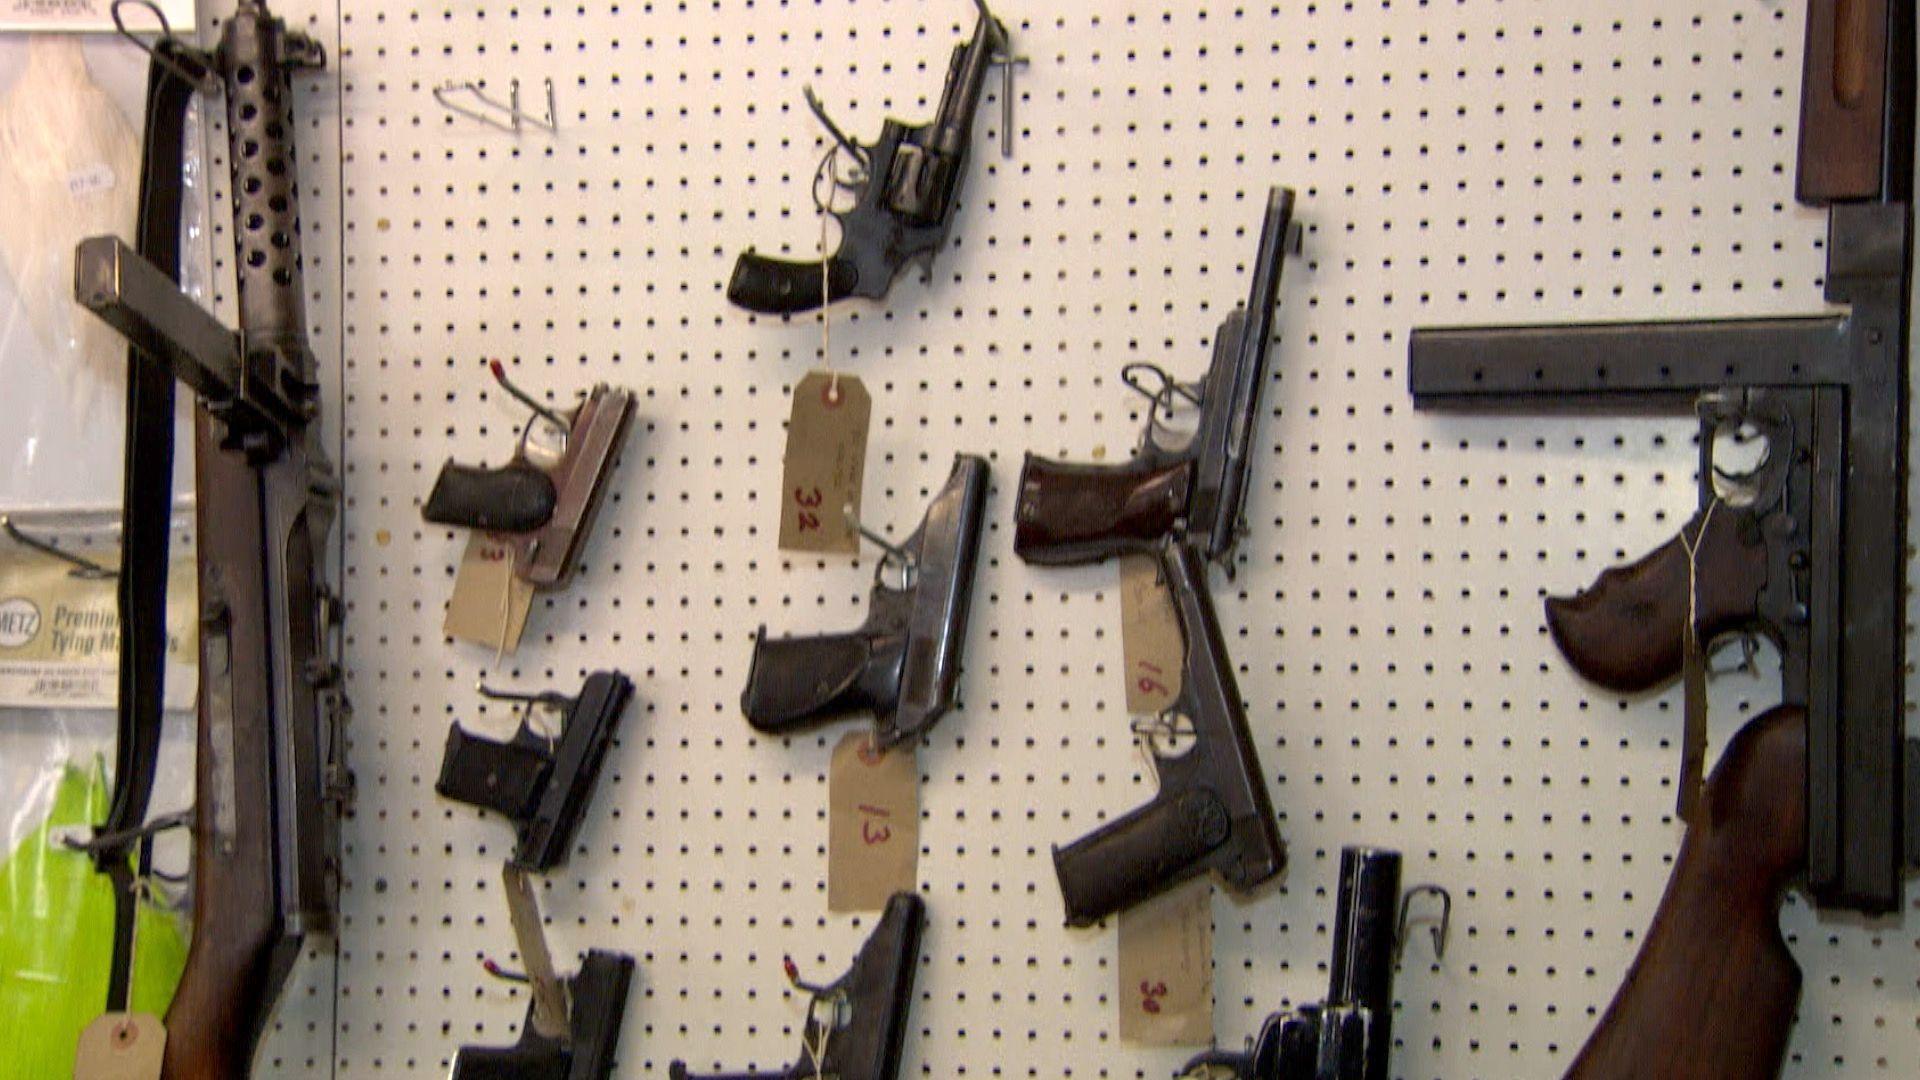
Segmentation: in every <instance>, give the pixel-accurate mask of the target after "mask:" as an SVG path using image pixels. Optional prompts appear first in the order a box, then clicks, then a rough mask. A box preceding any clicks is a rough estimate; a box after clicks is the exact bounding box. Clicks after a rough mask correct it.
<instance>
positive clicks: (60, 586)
mask: <svg viewBox="0 0 1920 1080" xmlns="http://www.w3.org/2000/svg"><path fill="white" fill-rule="evenodd" d="M198 585H199V583H198V580H197V578H196V577H195V574H194V562H193V552H192V551H191V550H190V549H189V550H187V551H176V552H175V553H174V557H173V559H172V561H171V562H170V563H169V564H168V566H167V667H166V702H165V705H166V707H167V708H169V709H176V710H178V709H190V708H192V707H193V700H194V692H195V687H196V685H197V683H198V680H199V674H200V660H199V656H198V651H199V648H200V644H199V641H200V639H199V630H200V622H199V600H198ZM118 589H119V582H118V581H117V580H116V579H114V578H112V577H88V576H81V575H76V574H74V573H73V567H72V566H69V565H68V564H67V563H64V562H62V561H60V560H59V559H56V558H54V557H52V556H50V555H45V554H42V553H41V552H38V551H30V550H27V549H25V548H19V547H15V546H13V545H11V544H7V543H4V542H0V706H7V707H13V708H76V709H111V708H113V706H114V703H115V702H116V701H118V700H119V695H120V605H119V596H118Z"/></svg>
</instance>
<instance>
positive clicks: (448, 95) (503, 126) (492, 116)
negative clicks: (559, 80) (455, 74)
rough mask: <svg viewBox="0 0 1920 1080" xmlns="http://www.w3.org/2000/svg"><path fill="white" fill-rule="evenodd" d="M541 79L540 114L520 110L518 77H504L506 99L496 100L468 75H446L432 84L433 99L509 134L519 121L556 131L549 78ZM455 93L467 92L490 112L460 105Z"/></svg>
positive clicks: (556, 113)
mask: <svg viewBox="0 0 1920 1080" xmlns="http://www.w3.org/2000/svg"><path fill="white" fill-rule="evenodd" d="M545 82H546V88H547V115H546V116H545V117H544V118H543V117H538V116H535V115H533V114H532V113H529V112H522V111H521V110H520V80H519V79H509V80H508V81H507V100H505V101H496V100H494V99H493V98H490V97H488V96H487V92H486V91H485V90H482V89H481V88H480V84H479V83H477V82H474V81H473V80H471V79H469V80H465V81H460V80H455V79H448V80H447V81H445V82H443V83H441V84H440V85H438V86H436V87H434V88H433V100H435V101H437V102H439V103H440V107H441V108H443V109H445V110H447V111H448V112H453V113H459V114H460V115H461V116H464V117H466V118H467V119H469V120H478V121H479V122H480V123H482V124H485V125H487V126H488V127H492V128H498V129H500V130H501V131H504V132H507V133H508V134H510V135H518V134H520V128H521V126H522V125H523V124H531V125H533V126H534V127H537V128H541V129H543V130H545V131H553V132H557V131H559V130H560V122H559V120H558V119H556V117H557V115H558V110H557V109H556V108H555V106H554V97H553V80H552V79H551V78H549V79H547V80H545ZM456 94H468V95H471V96H472V97H473V99H474V100H475V101H478V102H479V103H480V104H481V105H483V106H485V107H486V108H488V109H491V110H492V112H491V113H488V112H482V111H480V110H479V109H474V108H469V107H468V106H465V105H461V104H459V103H458V102H456V101H454V100H453V97H454V95H456ZM500 113H504V114H506V117H507V119H506V120H501V119H500V118H499V116H498V115H496V114H500Z"/></svg>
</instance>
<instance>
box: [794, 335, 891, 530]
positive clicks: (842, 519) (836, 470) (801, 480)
mask: <svg viewBox="0 0 1920 1080" xmlns="http://www.w3.org/2000/svg"><path fill="white" fill-rule="evenodd" d="M872 413H873V402H872V399H870V398H869V397H868V396H867V388H866V387H865V386H862V385H861V383H860V380H859V379H856V378H854V377H853V376H851V375H836V374H834V373H833V372H828V371H810V372H808V373H807V375H806V377H805V378H803V379H801V380H800V385H798V386H796V387H794V388H793V417H792V419H791V420H790V421H789V422H788V424H787V457H786V468H785V470H784V472H783V473H782V475H781V484H782V489H781V493H780V550H782V551H823V552H832V553H834V554H838V555H858V554H859V553H860V533H859V523H860V485H861V482H862V481H863V480H864V479H865V476H866V471H867V422H868V420H869V418H870V417H871V416H872Z"/></svg>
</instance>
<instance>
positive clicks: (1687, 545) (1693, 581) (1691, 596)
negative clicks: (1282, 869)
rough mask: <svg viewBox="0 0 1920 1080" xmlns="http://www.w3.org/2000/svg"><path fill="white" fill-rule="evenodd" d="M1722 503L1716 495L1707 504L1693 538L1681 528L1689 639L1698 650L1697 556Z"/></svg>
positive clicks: (1698, 577) (1698, 600)
mask: <svg viewBox="0 0 1920 1080" xmlns="http://www.w3.org/2000/svg"><path fill="white" fill-rule="evenodd" d="M1719 505H1720V497H1719V496H1718V495H1715V496H1714V497H1713V501H1712V502H1710V503H1708V504H1707V512H1706V513H1704V514H1702V515H1700V531H1698V532H1696V533H1694V534H1693V540H1692V541H1691V542H1689V541H1688V540H1687V530H1685V529H1681V530H1680V548H1681V550H1683V551H1685V552H1686V553H1687V628H1686V636H1687V640H1688V641H1689V642H1691V643H1692V646H1693V647H1694V648H1695V649H1696V650H1697V649H1698V648H1699V646H1700V632H1699V630H1698V629H1697V626H1698V623H1697V622H1696V620H1697V619H1698V618H1699V608H1700V585H1699V582H1700V573H1699V567H1698V565H1697V556H1698V555H1699V552H1700V542H1701V541H1702V540H1703V539H1705V538H1706V535H1707V526H1708V525H1711V524H1712V523H1713V511H1714V509H1715V508H1716V507H1718V506H1719Z"/></svg>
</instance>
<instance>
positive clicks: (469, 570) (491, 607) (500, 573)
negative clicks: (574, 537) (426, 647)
mask: <svg viewBox="0 0 1920 1080" xmlns="http://www.w3.org/2000/svg"><path fill="white" fill-rule="evenodd" d="M533 591H534V590H533V586H532V585H529V584H527V583H526V582H524V581H522V580H520V578H519V577H517V576H515V574H514V572H513V548H512V546H511V545H508V544H506V543H503V542H502V541H500V540H498V539H496V538H495V537H493V536H490V535H488V534H487V533H483V532H478V531H475V532H472V533H469V534H468V536H467V550H466V551H465V552H464V553H463V554H461V556H460V567H459V569H458V570H456V571H455V572H454V575H453V595H452V596H451V597H449V598H448V599H447V618H446V621H445V622H443V623H441V624H440V632H441V633H443V634H445V635H447V636H448V637H450V638H453V639H455V640H457V641H471V642H473V643H474V644H476V645H485V646H486V647H487V648H489V649H492V650H493V651H494V652H497V653H510V652H512V651H513V650H515V649H517V648H519V647H520V633H521V631H523V630H525V629H526V628H527V612H528V610H530V609H531V608H532V607H533Z"/></svg>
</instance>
